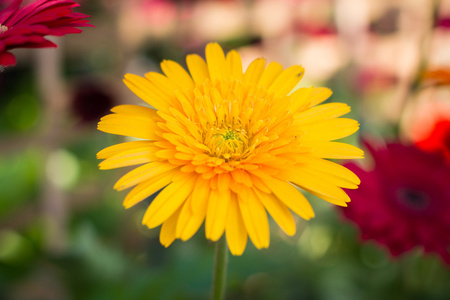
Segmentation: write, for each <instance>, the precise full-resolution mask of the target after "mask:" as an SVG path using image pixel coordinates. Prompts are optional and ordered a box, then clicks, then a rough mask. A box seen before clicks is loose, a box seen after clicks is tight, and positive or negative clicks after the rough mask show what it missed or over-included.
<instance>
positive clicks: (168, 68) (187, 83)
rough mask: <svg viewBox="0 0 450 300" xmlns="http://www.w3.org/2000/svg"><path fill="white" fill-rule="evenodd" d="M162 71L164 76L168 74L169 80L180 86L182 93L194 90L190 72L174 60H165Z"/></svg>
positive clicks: (162, 63)
mask: <svg viewBox="0 0 450 300" xmlns="http://www.w3.org/2000/svg"><path fill="white" fill-rule="evenodd" d="M161 69H162V71H163V72H164V74H166V76H167V78H169V79H170V80H172V82H173V83H175V84H176V85H177V86H179V87H180V88H181V90H182V91H184V90H193V89H194V81H193V80H192V78H191V76H189V74H188V72H186V70H185V69H184V68H183V67H182V66H180V65H179V64H177V63H176V62H174V61H172V60H163V61H162V62H161Z"/></svg>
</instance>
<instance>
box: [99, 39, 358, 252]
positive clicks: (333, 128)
mask: <svg viewBox="0 0 450 300" xmlns="http://www.w3.org/2000/svg"><path fill="white" fill-rule="evenodd" d="M186 62H187V66H188V69H189V73H190V74H189V73H188V72H186V71H185V70H184V69H183V68H182V67H181V66H180V65H179V64H177V63H175V62H173V61H169V60H165V61H163V62H162V63H161V68H162V71H163V72H164V74H165V75H162V74H159V73H155V72H150V73H147V74H145V78H144V77H140V76H137V75H133V74H127V75H125V79H124V82H125V84H126V85H127V86H128V87H129V88H130V89H131V90H132V91H133V92H134V93H135V94H136V95H138V96H139V97H140V98H141V99H142V100H144V101H145V102H147V103H148V104H150V105H151V106H152V107H153V108H150V107H143V106H136V105H120V106H116V107H114V108H113V109H112V112H113V114H110V115H107V116H105V117H103V118H102V119H101V120H100V122H99V124H98V129H99V130H101V131H104V132H108V133H113V134H118V135H124V136H131V137H135V138H139V139H142V140H138V141H132V142H126V143H121V144H118V145H114V146H111V147H108V148H106V149H104V150H102V151H100V152H99V153H98V158H99V159H104V161H103V162H102V163H100V165H99V166H100V168H101V169H112V168H118V167H124V166H131V165H138V164H143V165H142V166H140V167H138V168H136V169H134V170H132V171H130V172H129V173H127V174H126V175H124V176H123V177H122V178H120V179H119V181H118V182H117V183H116V185H115V186H114V188H115V189H117V190H119V191H120V190H124V189H128V188H130V187H132V186H135V187H134V188H133V189H132V190H131V191H130V192H129V193H128V195H127V196H126V198H125V200H124V206H125V207H126V208H129V207H131V206H133V205H135V204H136V203H138V202H140V201H142V200H144V199H145V198H147V197H149V196H150V195H152V194H154V193H155V192H157V191H159V190H161V192H160V193H159V194H158V195H157V196H156V198H155V199H154V200H153V202H152V203H151V204H150V206H149V207H148V209H147V211H146V213H145V216H144V219H143V224H145V225H147V226H148V227H149V228H155V227H157V226H159V225H162V227H161V232H160V241H161V243H162V244H163V245H164V246H166V247H167V246H169V245H170V244H171V243H172V242H173V241H174V240H175V239H177V238H178V239H181V240H183V241H186V240H188V239H189V238H191V237H192V236H193V235H194V234H195V233H196V232H197V231H198V229H199V227H200V226H201V225H202V223H203V221H205V232H206V238H207V239H210V240H212V241H217V240H218V239H219V238H220V237H221V236H222V235H223V234H224V232H225V234H226V239H227V243H228V247H229V249H230V252H231V253H232V254H234V255H240V254H242V253H243V251H244V249H245V247H246V244H247V239H248V237H250V239H251V241H252V242H253V244H254V245H255V247H256V248H258V249H261V248H267V247H268V246H269V222H268V217H267V213H266V211H267V212H268V213H269V214H270V215H271V216H272V218H273V219H274V220H275V222H276V223H277V224H278V225H279V226H280V227H281V228H282V229H283V230H284V232H286V234H288V235H293V234H294V233H295V222H294V218H293V216H292V213H291V211H292V212H294V213H296V214H297V215H299V216H300V217H302V218H304V219H306V220H309V219H310V218H312V217H314V212H313V209H312V208H311V205H310V204H309V202H308V201H307V200H306V198H305V197H304V196H303V195H302V193H301V192H300V191H299V190H298V189H297V188H296V187H295V186H297V187H300V188H302V189H303V190H306V191H308V192H310V193H311V194H314V195H316V196H318V197H320V198H322V199H325V200H327V201H329V202H331V203H334V204H337V205H341V206H346V202H349V201H350V199H349V197H348V196H347V194H346V193H345V192H344V191H343V190H342V189H341V188H349V189H355V188H357V185H358V184H359V183H360V181H359V179H358V177H357V176H356V175H354V174H353V173H352V172H351V171H349V170H347V169H346V168H344V167H342V166H341V165H339V164H336V163H334V162H331V161H328V160H325V159H324V158H331V159H343V158H345V159H353V158H362V156H363V152H362V151H361V150H360V149H358V148H356V147H354V146H351V145H348V144H345V143H340V142H333V140H336V139H340V138H343V137H346V136H348V135H350V134H352V133H354V132H355V131H357V130H358V127H359V125H358V123H357V122H356V121H355V120H352V119H345V118H339V117H340V116H342V115H344V114H346V113H348V112H349V111H350V108H349V106H348V105H346V104H343V103H329V104H322V105H318V104H320V103H321V102H323V101H324V100H326V99H327V98H328V97H329V96H330V95H331V91H330V90H329V89H327V88H313V87H309V88H300V89H298V90H296V91H294V92H292V93H291V91H292V89H293V88H294V87H295V86H296V85H297V83H298V82H299V81H300V79H301V78H302V76H303V73H304V69H303V68H302V67H301V66H292V67H290V68H287V69H286V70H283V68H282V66H281V65H280V64H278V63H276V62H272V63H270V64H269V65H268V66H267V67H266V66H265V64H266V61H265V60H264V59H262V58H258V59H256V60H254V61H253V62H252V63H251V64H250V65H249V67H248V68H247V70H246V71H245V72H243V71H242V63H241V58H240V56H239V54H238V53H237V52H236V51H230V52H228V54H227V55H226V57H225V55H224V52H223V50H222V48H221V47H220V46H219V45H218V44H216V43H211V44H208V45H207V46H206V62H205V61H204V60H203V59H202V58H201V57H200V56H198V55H196V54H192V55H188V56H187V58H186ZM317 105H318V106H317Z"/></svg>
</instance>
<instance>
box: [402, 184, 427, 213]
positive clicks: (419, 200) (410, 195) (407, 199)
mask: <svg viewBox="0 0 450 300" xmlns="http://www.w3.org/2000/svg"><path fill="white" fill-rule="evenodd" d="M397 199H398V201H399V202H400V204H402V205H403V206H406V207H407V208H409V209H411V210H413V211H424V210H425V209H427V208H428V206H429V204H430V199H429V197H428V195H427V194H426V193H425V192H423V191H419V190H415V189H411V188H400V189H398V190H397Z"/></svg>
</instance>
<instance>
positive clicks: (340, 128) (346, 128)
mask: <svg viewBox="0 0 450 300" xmlns="http://www.w3.org/2000/svg"><path fill="white" fill-rule="evenodd" d="M301 129H302V131H304V135H302V137H301V138H302V141H331V140H337V139H341V138H343V137H346V136H349V135H351V134H353V133H355V132H356V131H358V129H359V124H358V122H357V121H356V120H353V119H347V118H338V119H331V120H325V121H322V122H317V123H312V124H305V125H301Z"/></svg>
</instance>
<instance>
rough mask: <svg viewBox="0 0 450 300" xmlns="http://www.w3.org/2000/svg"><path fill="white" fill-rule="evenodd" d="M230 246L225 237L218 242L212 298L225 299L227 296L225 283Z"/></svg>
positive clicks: (214, 299) (213, 299)
mask: <svg viewBox="0 0 450 300" xmlns="http://www.w3.org/2000/svg"><path fill="white" fill-rule="evenodd" d="M227 263H228V248H227V241H226V239H225V237H224V236H223V237H221V238H220V240H218V241H217V242H216V254H215V257H214V274H213V286H212V298H211V299H212V300H223V299H224V296H225V283H226V281H227Z"/></svg>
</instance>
